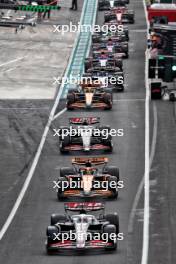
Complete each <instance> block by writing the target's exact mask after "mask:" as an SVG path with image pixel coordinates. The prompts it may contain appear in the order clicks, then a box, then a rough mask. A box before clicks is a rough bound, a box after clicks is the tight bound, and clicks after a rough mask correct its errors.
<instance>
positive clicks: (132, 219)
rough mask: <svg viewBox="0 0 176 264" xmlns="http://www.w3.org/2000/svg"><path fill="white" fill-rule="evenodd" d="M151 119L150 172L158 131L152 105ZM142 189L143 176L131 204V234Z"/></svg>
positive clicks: (129, 226) (129, 225)
mask: <svg viewBox="0 0 176 264" xmlns="http://www.w3.org/2000/svg"><path fill="white" fill-rule="evenodd" d="M153 117H154V124H153V134H152V145H151V152H150V171H151V166H152V163H153V159H154V155H155V149H156V139H157V129H158V117H157V110H156V105H155V103H154V105H153ZM143 187H144V176H143V178H142V180H141V182H140V184H139V187H138V189H137V193H136V196H135V199H134V202H133V206H132V210H131V213H130V217H129V224H128V233H129V234H130V233H132V232H133V227H134V219H135V215H136V210H137V207H138V204H139V200H140V198H141V194H142V191H143Z"/></svg>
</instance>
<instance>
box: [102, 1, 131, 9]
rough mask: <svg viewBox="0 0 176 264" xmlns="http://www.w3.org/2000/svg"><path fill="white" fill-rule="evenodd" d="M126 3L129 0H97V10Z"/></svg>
mask: <svg viewBox="0 0 176 264" xmlns="http://www.w3.org/2000/svg"><path fill="white" fill-rule="evenodd" d="M126 4H129V0H99V2H98V10H99V11H106V10H110V9H111V8H113V7H118V6H124V5H126Z"/></svg>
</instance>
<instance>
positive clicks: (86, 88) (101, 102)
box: [67, 77, 113, 110]
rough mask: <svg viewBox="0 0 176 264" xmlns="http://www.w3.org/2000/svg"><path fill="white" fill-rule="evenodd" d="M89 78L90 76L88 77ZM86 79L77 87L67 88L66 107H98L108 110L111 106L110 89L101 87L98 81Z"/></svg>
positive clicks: (70, 108)
mask: <svg viewBox="0 0 176 264" xmlns="http://www.w3.org/2000/svg"><path fill="white" fill-rule="evenodd" d="M89 79H90V77H89ZM89 79H88V78H87V81H85V82H84V83H82V84H81V85H80V86H78V88H77V89H69V90H68V94H67V109H68V110H73V109H81V108H87V109H90V108H100V109H106V110H110V109H111V108H112V102H113V98H112V90H111V89H105V88H103V87H101V83H100V82H94V81H90V80H89Z"/></svg>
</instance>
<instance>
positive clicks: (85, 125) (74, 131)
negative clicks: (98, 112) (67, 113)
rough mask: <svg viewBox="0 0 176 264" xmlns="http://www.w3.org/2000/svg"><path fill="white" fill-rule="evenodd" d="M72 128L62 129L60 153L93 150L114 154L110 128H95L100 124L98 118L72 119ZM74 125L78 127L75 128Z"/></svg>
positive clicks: (60, 131) (60, 132) (60, 130)
mask: <svg viewBox="0 0 176 264" xmlns="http://www.w3.org/2000/svg"><path fill="white" fill-rule="evenodd" d="M69 121H70V127H60V129H59V140H60V152H61V153H68V152H69V151H85V152H89V151H91V150H99V151H107V152H112V150H113V143H112V136H111V134H110V130H111V129H110V127H109V126H105V125H104V126H100V125H99V126H94V124H97V123H100V118H97V117H84V118H81V117H78V118H77V117H75V118H70V120H69ZM72 125H76V126H75V127H73V126H72Z"/></svg>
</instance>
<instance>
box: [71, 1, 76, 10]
mask: <svg viewBox="0 0 176 264" xmlns="http://www.w3.org/2000/svg"><path fill="white" fill-rule="evenodd" d="M70 9H71V10H77V9H78V2H77V0H72V7H71V8H70Z"/></svg>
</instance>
